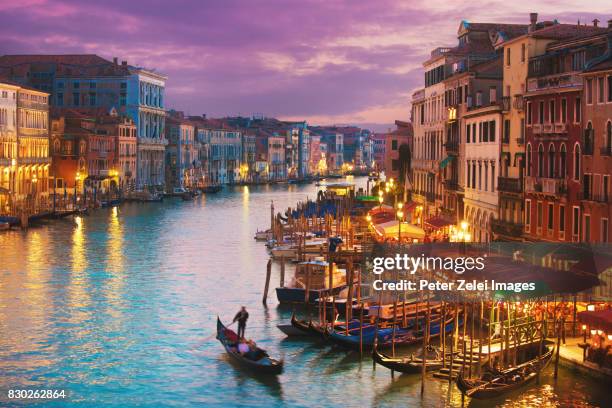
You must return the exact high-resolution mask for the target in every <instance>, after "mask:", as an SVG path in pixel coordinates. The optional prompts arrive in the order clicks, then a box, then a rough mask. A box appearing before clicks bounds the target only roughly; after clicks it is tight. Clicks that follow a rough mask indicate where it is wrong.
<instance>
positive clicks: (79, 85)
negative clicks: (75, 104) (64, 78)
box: [72, 82, 81, 89]
mask: <svg viewBox="0 0 612 408" xmlns="http://www.w3.org/2000/svg"><path fill="white" fill-rule="evenodd" d="M72 87H73V88H74V89H79V88H80V87H81V84H79V83H78V82H73V83H72Z"/></svg>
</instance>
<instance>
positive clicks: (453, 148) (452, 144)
mask: <svg viewBox="0 0 612 408" xmlns="http://www.w3.org/2000/svg"><path fill="white" fill-rule="evenodd" d="M444 147H445V148H446V151H447V152H448V153H451V152H452V153H458V152H459V143H458V142H457V141H455V140H451V141H447V142H446V143H444Z"/></svg>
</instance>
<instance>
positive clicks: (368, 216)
mask: <svg viewBox="0 0 612 408" xmlns="http://www.w3.org/2000/svg"><path fill="white" fill-rule="evenodd" d="M366 221H367V222H368V224H369V223H371V222H372V216H371V215H370V214H368V215H366Z"/></svg>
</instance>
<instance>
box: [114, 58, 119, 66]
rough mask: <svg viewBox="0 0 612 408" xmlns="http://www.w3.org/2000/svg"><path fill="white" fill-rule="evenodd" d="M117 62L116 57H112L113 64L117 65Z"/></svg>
mask: <svg viewBox="0 0 612 408" xmlns="http://www.w3.org/2000/svg"><path fill="white" fill-rule="evenodd" d="M118 62H119V61H118V60H117V57H113V64H115V65H117V63H118Z"/></svg>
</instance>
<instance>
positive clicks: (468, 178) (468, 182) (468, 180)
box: [467, 162, 472, 187]
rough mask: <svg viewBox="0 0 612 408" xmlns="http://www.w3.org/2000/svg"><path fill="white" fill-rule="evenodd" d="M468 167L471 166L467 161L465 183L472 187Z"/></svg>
mask: <svg viewBox="0 0 612 408" xmlns="http://www.w3.org/2000/svg"><path fill="white" fill-rule="evenodd" d="M470 167H471V165H470V163H469V162H468V163H467V184H468V187H472V182H471V181H472V179H471V178H470Z"/></svg>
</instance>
